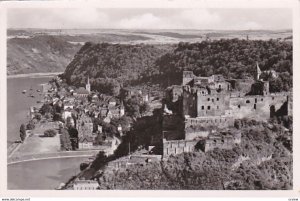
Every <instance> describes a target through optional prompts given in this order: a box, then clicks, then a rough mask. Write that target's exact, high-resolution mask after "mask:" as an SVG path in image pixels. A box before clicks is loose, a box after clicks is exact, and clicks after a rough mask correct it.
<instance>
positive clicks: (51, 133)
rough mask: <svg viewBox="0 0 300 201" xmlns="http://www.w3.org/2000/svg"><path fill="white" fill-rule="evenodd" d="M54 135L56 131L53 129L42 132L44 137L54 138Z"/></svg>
mask: <svg viewBox="0 0 300 201" xmlns="http://www.w3.org/2000/svg"><path fill="white" fill-rule="evenodd" d="M55 135H56V131H55V130H53V129H48V130H46V131H45V132H44V136H45V137H54V136H55Z"/></svg>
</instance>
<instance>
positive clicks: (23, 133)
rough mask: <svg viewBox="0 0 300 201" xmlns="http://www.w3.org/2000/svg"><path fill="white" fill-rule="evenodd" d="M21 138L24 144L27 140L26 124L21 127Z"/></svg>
mask: <svg viewBox="0 0 300 201" xmlns="http://www.w3.org/2000/svg"><path fill="white" fill-rule="evenodd" d="M20 138H21V141H22V142H24V140H25V138H26V128H25V125H24V124H22V125H21V127H20Z"/></svg>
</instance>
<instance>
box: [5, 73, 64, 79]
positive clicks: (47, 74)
mask: <svg viewBox="0 0 300 201" xmlns="http://www.w3.org/2000/svg"><path fill="white" fill-rule="evenodd" d="M62 73H63V72H52V73H27V74H15V75H7V78H8V79H11V78H25V77H28V78H35V77H53V76H56V75H59V74H62Z"/></svg>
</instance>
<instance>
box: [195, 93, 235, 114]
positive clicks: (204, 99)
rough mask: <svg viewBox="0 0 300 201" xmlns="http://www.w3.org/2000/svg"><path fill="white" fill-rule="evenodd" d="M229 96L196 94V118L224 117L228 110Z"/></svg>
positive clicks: (222, 94)
mask: <svg viewBox="0 0 300 201" xmlns="http://www.w3.org/2000/svg"><path fill="white" fill-rule="evenodd" d="M229 98H230V97H229V94H224V93H216V94H207V95H206V94H201V93H197V117H203V116H220V115H225V110H227V109H228V108H229Z"/></svg>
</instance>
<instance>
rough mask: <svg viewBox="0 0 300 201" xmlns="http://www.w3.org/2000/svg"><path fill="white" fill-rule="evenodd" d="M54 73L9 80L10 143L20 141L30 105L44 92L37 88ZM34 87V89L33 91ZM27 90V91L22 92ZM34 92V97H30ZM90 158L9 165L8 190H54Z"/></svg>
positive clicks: (39, 98) (8, 129)
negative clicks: (21, 130)
mask: <svg viewBox="0 0 300 201" xmlns="http://www.w3.org/2000/svg"><path fill="white" fill-rule="evenodd" d="M52 77H53V75H49V76H46V75H41V76H37V75H33V76H20V77H10V78H8V79H7V144H8V146H9V145H10V144H12V142H14V141H15V140H19V129H20V125H21V124H22V123H26V122H27V121H28V120H29V119H28V118H29V117H28V116H27V115H28V112H29V108H30V106H34V105H36V104H37V101H38V100H41V99H42V97H43V96H42V95H40V94H41V93H40V92H37V90H40V89H41V85H40V84H42V83H46V82H48V81H49V80H50V79H51V78H52ZM30 88H32V90H30ZM23 90H27V93H26V94H23V93H22V91H23ZM30 94H32V95H34V97H33V98H32V97H30V96H29V95H30ZM86 159H87V158H86V157H80V158H61V159H48V160H39V161H30V162H23V163H16V164H11V165H8V166H7V177H8V178H7V186H8V189H22V190H25V189H31V190H33V189H36V190H42V189H48V190H50V189H54V188H56V187H58V185H59V184H60V183H61V182H66V181H67V180H68V179H69V178H70V177H71V176H73V175H74V174H75V173H78V172H79V165H80V163H81V162H83V161H85V160H86Z"/></svg>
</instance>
